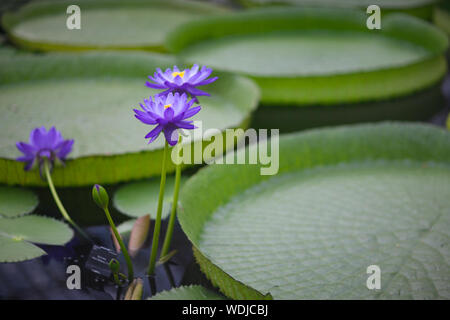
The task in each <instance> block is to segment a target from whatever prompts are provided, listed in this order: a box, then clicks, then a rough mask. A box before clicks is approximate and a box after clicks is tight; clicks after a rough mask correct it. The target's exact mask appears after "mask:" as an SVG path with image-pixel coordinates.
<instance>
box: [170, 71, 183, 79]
mask: <svg viewBox="0 0 450 320" xmlns="http://www.w3.org/2000/svg"><path fill="white" fill-rule="evenodd" d="M176 76H180V77H181V78H183V77H184V71H181V72H172V77H174V78H175V77H176Z"/></svg>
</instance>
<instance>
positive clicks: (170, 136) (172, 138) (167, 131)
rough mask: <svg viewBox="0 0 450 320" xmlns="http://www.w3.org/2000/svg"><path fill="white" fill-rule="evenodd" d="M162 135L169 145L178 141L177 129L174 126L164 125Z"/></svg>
mask: <svg viewBox="0 0 450 320" xmlns="http://www.w3.org/2000/svg"><path fill="white" fill-rule="evenodd" d="M164 137H165V138H166V140H167V142H168V143H169V145H171V146H174V145H176V144H177V142H178V131H177V130H176V128H175V127H172V126H171V127H166V128H164Z"/></svg>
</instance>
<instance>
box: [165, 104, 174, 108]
mask: <svg viewBox="0 0 450 320" xmlns="http://www.w3.org/2000/svg"><path fill="white" fill-rule="evenodd" d="M171 106H172V105H171V104H166V105H165V106H164V109H167V108H170V107H171Z"/></svg>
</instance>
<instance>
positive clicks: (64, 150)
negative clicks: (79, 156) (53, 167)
mask: <svg viewBox="0 0 450 320" xmlns="http://www.w3.org/2000/svg"><path fill="white" fill-rule="evenodd" d="M74 142H75V141H74V140H64V141H63V142H62V143H60V145H59V148H60V149H59V152H58V153H57V157H58V158H59V159H61V160H64V159H65V158H66V157H67V155H68V154H69V153H70V152H71V151H72V146H73V144H74Z"/></svg>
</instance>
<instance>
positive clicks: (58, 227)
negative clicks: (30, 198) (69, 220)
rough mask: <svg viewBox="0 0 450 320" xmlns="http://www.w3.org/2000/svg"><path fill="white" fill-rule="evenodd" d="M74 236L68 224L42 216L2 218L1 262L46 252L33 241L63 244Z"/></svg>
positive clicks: (33, 256)
mask: <svg viewBox="0 0 450 320" xmlns="http://www.w3.org/2000/svg"><path fill="white" fill-rule="evenodd" d="M72 236H73V231H72V229H70V228H69V227H68V226H67V225H66V224H64V223H62V222H60V221H58V220H54V219H52V218H47V217H42V216H35V215H30V216H24V217H19V218H14V219H5V218H0V247H1V248H2V249H1V250H0V262H18V261H23V260H28V259H33V258H36V257H39V256H41V255H43V254H45V252H44V251H43V250H42V249H41V248H39V247H36V246H35V245H33V244H32V243H40V244H50V245H63V244H65V243H66V242H68V241H69V240H70V239H71V238H72Z"/></svg>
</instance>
